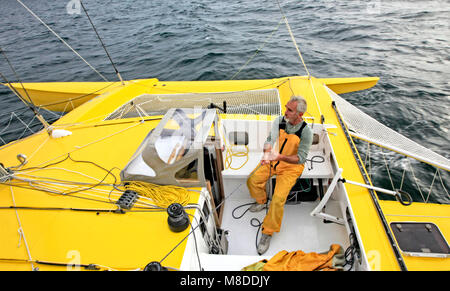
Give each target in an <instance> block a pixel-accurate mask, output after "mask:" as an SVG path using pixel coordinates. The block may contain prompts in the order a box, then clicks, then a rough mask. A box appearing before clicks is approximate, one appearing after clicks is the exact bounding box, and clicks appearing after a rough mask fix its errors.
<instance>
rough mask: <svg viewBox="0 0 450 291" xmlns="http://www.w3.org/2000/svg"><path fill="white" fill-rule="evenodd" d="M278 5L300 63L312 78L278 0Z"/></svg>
mask: <svg viewBox="0 0 450 291" xmlns="http://www.w3.org/2000/svg"><path fill="white" fill-rule="evenodd" d="M277 4H278V8H279V9H280V13H281V15H282V16H283V19H284V23H285V24H286V27H287V29H288V31H289V35H290V36H291V39H292V42H293V44H294V46H295V49H296V50H297V53H298V56H299V57H300V61H301V62H302V64H303V67H304V68H305V71H306V73H307V74H308V78H310V77H311V74H310V73H309V70H308V68H307V67H306V64H305V61H304V60H303V56H302V53H301V52H300V49H299V48H298V45H297V42H296V41H295V37H294V34H293V33H292V29H291V26H290V25H289V22H288V20H287V17H286V14H284V11H283V9H282V8H281V4H280V2H279V1H278V0H277Z"/></svg>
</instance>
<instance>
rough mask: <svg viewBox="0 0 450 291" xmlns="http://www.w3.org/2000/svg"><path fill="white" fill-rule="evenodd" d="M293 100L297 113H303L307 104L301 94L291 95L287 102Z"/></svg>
mask: <svg viewBox="0 0 450 291" xmlns="http://www.w3.org/2000/svg"><path fill="white" fill-rule="evenodd" d="M292 101H295V102H297V112H298V113H305V112H306V110H307V107H308V106H307V104H306V100H305V98H303V97H302V96H292V97H291V99H290V100H289V102H292Z"/></svg>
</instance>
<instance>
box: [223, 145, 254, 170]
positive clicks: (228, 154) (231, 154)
mask: <svg viewBox="0 0 450 291" xmlns="http://www.w3.org/2000/svg"><path fill="white" fill-rule="evenodd" d="M235 147H236V145H232V146H231V148H230V147H227V150H226V158H225V169H232V170H239V169H240V168H242V167H243V166H245V164H247V162H248V152H249V149H248V146H247V145H246V146H245V151H236V150H234V148H235ZM233 157H246V158H247V159H246V160H245V162H244V163H242V165H241V166H239V167H237V168H233V167H232V166H231V164H232V163H233Z"/></svg>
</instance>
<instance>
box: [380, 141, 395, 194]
mask: <svg viewBox="0 0 450 291" xmlns="http://www.w3.org/2000/svg"><path fill="white" fill-rule="evenodd" d="M381 153H382V154H383V160H384V164H385V166H386V170H387V173H388V176H389V180H390V181H391V185H392V190H395V186H394V181H392V177H391V172H390V171H389V166H388V164H387V162H386V157H385V154H384V151H383V148H381Z"/></svg>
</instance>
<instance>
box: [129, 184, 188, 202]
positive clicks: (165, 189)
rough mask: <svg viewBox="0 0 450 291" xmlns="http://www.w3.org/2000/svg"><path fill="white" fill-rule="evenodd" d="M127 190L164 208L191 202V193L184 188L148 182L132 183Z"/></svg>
mask: <svg viewBox="0 0 450 291" xmlns="http://www.w3.org/2000/svg"><path fill="white" fill-rule="evenodd" d="M125 188H126V189H127V190H132V191H135V192H136V193H138V194H139V195H141V196H145V197H148V198H150V199H152V200H153V202H154V203H155V204H156V205H157V206H159V207H163V208H167V207H169V205H170V204H172V203H180V204H181V205H183V206H185V205H187V204H188V203H189V201H190V195H189V191H188V190H187V189H186V188H184V187H178V186H173V185H157V184H152V183H146V182H130V183H129V184H127V185H126V186H125Z"/></svg>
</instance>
